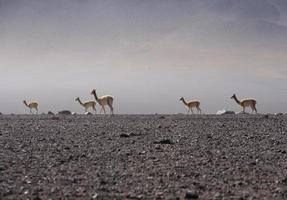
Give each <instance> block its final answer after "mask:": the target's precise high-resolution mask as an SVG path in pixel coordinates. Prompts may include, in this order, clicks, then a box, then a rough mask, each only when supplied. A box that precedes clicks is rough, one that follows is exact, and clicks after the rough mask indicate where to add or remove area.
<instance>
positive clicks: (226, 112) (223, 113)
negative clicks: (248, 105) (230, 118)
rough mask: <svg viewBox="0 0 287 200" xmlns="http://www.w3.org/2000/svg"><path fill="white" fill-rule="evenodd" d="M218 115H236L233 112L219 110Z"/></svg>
mask: <svg viewBox="0 0 287 200" xmlns="http://www.w3.org/2000/svg"><path fill="white" fill-rule="evenodd" d="M216 114H217V115H234V114H235V112H234V111H231V110H219V111H217V113H216Z"/></svg>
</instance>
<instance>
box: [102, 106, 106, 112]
mask: <svg viewBox="0 0 287 200" xmlns="http://www.w3.org/2000/svg"><path fill="white" fill-rule="evenodd" d="M102 108H103V110H104V113H105V114H106V109H105V106H102Z"/></svg>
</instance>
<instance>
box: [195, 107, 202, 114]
mask: <svg viewBox="0 0 287 200" xmlns="http://www.w3.org/2000/svg"><path fill="white" fill-rule="evenodd" d="M196 109H197V112H198V113H199V114H201V109H200V108H199V106H197V107H196Z"/></svg>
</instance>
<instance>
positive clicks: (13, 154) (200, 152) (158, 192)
mask: <svg viewBox="0 0 287 200" xmlns="http://www.w3.org/2000/svg"><path fill="white" fill-rule="evenodd" d="M185 198H190V199H238V200H239V199H242V200H244V199H250V200H251V199H260V200H263V199H287V116H286V115H282V116H274V115H229V116H227V115H226V116H214V115H200V116H199V115H193V116H191V115H190V116H187V115H116V116H115V117H110V116H103V115H102V116H100V115H92V116H85V115H76V116H48V115H1V116H0V199H35V200H36V199H37V200H39V199H185Z"/></svg>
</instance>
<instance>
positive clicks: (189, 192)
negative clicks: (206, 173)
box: [185, 191, 198, 199]
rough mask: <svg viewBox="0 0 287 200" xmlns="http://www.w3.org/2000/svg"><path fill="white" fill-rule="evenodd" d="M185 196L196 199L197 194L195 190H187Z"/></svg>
mask: <svg viewBox="0 0 287 200" xmlns="http://www.w3.org/2000/svg"><path fill="white" fill-rule="evenodd" d="M185 198H186V199H198V194H197V193H196V192H193V191H187V192H186V193H185Z"/></svg>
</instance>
